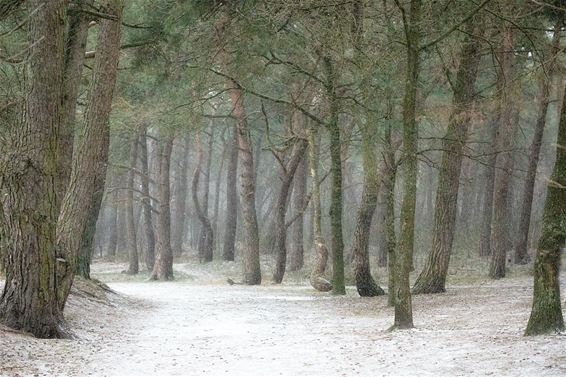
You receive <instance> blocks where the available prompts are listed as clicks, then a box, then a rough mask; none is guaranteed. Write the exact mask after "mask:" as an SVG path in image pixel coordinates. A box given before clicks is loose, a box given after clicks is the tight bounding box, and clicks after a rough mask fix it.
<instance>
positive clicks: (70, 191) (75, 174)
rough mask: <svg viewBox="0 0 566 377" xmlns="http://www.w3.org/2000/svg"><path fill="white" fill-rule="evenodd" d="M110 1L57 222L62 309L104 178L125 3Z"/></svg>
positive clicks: (59, 296) (101, 26)
mask: <svg viewBox="0 0 566 377" xmlns="http://www.w3.org/2000/svg"><path fill="white" fill-rule="evenodd" d="M107 6H108V8H107V11H108V12H110V14H113V15H114V16H115V19H114V20H110V19H104V20H102V21H101V25H100V34H99V37H98V49H99V50H100V53H99V54H97V55H96V58H95V63H94V69H93V77H92V82H91V86H90V91H89V96H88V107H87V110H86V113H85V120H84V125H83V127H82V128H80V129H79V130H78V135H77V142H76V143H75V145H76V150H75V151H74V153H73V162H72V169H71V177H70V180H69V187H68V188H67V192H66V193H65V197H64V199H63V202H62V203H61V212H60V214H59V219H58V221H57V247H58V252H59V253H60V254H59V256H58V261H59V266H58V268H57V270H58V274H57V278H58V279H59V280H58V281H59V283H60V287H59V294H58V299H59V305H60V307H61V310H63V308H64V306H65V302H66V300H67V296H68V295H69V292H70V290H71V285H72V283H73V277H74V272H75V269H76V260H77V255H78V253H79V249H80V246H81V240H82V238H83V235H84V232H85V229H86V225H87V222H88V218H89V212H90V210H91V208H92V207H93V206H94V203H93V187H95V183H96V181H97V179H101V180H104V179H106V163H107V161H108V147H109V141H110V128H109V119H110V111H111V110H112V96H113V94H114V87H115V85H116V75H117V70H118V60H119V56H120V37H121V15H122V4H121V1H118V0H109V1H108V2H107ZM97 217H98V216H97Z"/></svg>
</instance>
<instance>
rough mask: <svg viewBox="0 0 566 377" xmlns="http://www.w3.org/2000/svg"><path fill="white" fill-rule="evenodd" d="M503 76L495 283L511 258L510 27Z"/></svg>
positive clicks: (494, 236)
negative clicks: (508, 248) (509, 202)
mask: <svg viewBox="0 0 566 377" xmlns="http://www.w3.org/2000/svg"><path fill="white" fill-rule="evenodd" d="M501 49H502V53H501V58H500V59H501V70H502V72H501V75H502V78H501V80H502V83H501V87H500V92H501V99H500V123H501V126H500V129H499V132H498V135H497V139H496V140H497V153H498V156H497V161H496V165H497V166H498V167H499V168H500V169H498V170H497V172H496V174H495V184H494V194H493V209H494V211H493V226H492V239H491V264H490V270H489V276H490V277H491V278H493V279H499V278H502V277H505V261H506V256H507V231H506V230H507V223H508V221H510V218H511V216H510V208H509V206H508V200H509V189H510V184H511V173H512V171H511V170H512V166H513V156H512V153H511V151H510V149H511V147H512V146H513V136H514V134H515V129H516V125H515V124H514V122H513V116H512V113H513V108H514V106H515V105H514V103H513V101H514V100H515V99H516V98H515V96H514V95H513V93H512V85H513V84H512V82H513V77H512V76H513V75H512V70H513V60H514V53H513V31H512V29H511V28H510V27H506V28H505V30H504V31H503V43H502V46H501Z"/></svg>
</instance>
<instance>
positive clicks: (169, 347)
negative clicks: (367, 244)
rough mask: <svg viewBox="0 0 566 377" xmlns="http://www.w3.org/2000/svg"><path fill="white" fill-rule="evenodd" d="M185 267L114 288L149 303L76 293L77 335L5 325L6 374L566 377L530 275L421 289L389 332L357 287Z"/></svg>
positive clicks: (387, 313) (377, 303) (380, 310)
mask: <svg viewBox="0 0 566 377" xmlns="http://www.w3.org/2000/svg"><path fill="white" fill-rule="evenodd" d="M177 268H180V269H183V270H184V272H185V273H186V274H187V275H189V276H191V275H194V276H197V278H195V279H185V280H181V281H175V282H168V283H155V282H132V281H125V282H115V283H112V284H110V287H111V288H112V289H113V290H115V291H117V292H119V293H121V294H122V295H123V296H124V297H128V298H131V299H132V300H133V301H134V302H143V303H145V305H144V306H143V307H140V305H130V304H127V305H125V303H124V302H121V303H112V302H110V304H104V303H98V302H97V301H92V300H88V299H85V298H84V297H83V298H79V297H78V296H77V295H75V296H74V297H73V298H72V299H71V302H70V304H69V309H68V311H67V317H68V319H69V322H70V324H71V326H72V327H73V328H74V329H75V331H76V332H77V335H78V336H79V339H78V340H71V341H58V340H56V341H53V340H49V341H42V340H36V339H33V338H30V337H26V336H22V335H19V334H13V333H6V332H2V331H1V330H0V336H2V338H1V340H0V347H2V349H3V350H6V349H7V350H8V351H7V353H6V352H3V353H2V355H1V356H0V363H1V364H0V374H4V375H33V374H37V375H72V376H87V375H93V376H157V375H198V376H205V375H206V376H299V375H300V376H304V375H309V376H358V375H359V376H415V375H419V376H467V375H473V376H564V375H566V356H565V353H564V350H565V349H566V336H564V335H549V336H542V337H529V338H526V337H523V331H524V328H525V326H526V323H527V320H528V316H529V312H530V305H531V295H532V289H531V286H532V278H531V277H528V276H517V277H513V278H508V279H502V280H500V281H484V282H483V283H481V284H475V285H463V284H459V285H452V286H450V287H449V290H448V292H447V293H446V294H440V295H421V296H416V297H414V300H413V310H414V319H415V326H416V327H415V329H413V330H405V331H396V332H389V331H387V329H388V328H389V327H390V325H391V324H392V322H393V310H392V309H391V308H388V307H387V299H386V297H378V298H371V299H369V298H360V297H358V296H357V294H356V292H355V290H354V289H352V288H349V289H348V295H346V296H342V297H335V296H331V295H327V294H321V293H317V292H315V291H313V290H312V289H311V288H310V287H308V286H301V285H279V286H274V285H269V284H265V285H262V286H259V287H247V286H241V285H234V286H229V285H227V284H221V283H216V284H202V283H201V282H200V281H199V280H200V279H198V276H200V275H201V274H202V271H201V272H199V271H200V270H201V269H202V267H195V269H199V270H198V271H193V270H192V267H191V266H190V265H182V266H177ZM219 279H220V278H219ZM564 283H565V281H564V280H563V282H562V287H563V288H566V287H565V284H564ZM112 297H114V296H112ZM6 338H7V339H8V343H5V339H6Z"/></svg>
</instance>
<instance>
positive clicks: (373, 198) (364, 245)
mask: <svg viewBox="0 0 566 377" xmlns="http://www.w3.org/2000/svg"><path fill="white" fill-rule="evenodd" d="M376 126H377V124H376V120H375V117H373V116H368V122H367V124H362V125H360V132H361V136H362V159H363V160H362V162H363V169H364V185H363V191H362V201H361V203H360V209H359V211H358V217H357V220H356V230H355V231H354V243H353V245H352V252H351V254H352V257H353V264H354V280H355V282H356V289H357V290H358V294H359V295H360V296H362V297H374V296H379V295H384V294H385V292H384V291H383V289H382V288H381V287H380V286H379V285H378V284H377V283H376V281H375V280H374V279H373V277H372V276H371V269H370V261H369V252H368V244H369V236H370V228H371V223H372V220H373V216H374V214H375V208H376V207H377V199H378V196H379V177H378V174H377V173H378V166H377V157H376V155H375V137H376V136H377V134H376V133H377V132H376V131H377V130H376ZM370 127H371V128H370Z"/></svg>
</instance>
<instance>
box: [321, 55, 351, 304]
mask: <svg viewBox="0 0 566 377" xmlns="http://www.w3.org/2000/svg"><path fill="white" fill-rule="evenodd" d="M323 62H324V70H325V74H326V81H325V91H326V96H327V100H328V104H329V106H330V120H329V122H328V124H327V128H328V132H329V134H330V160H331V162H330V171H331V172H332V189H331V199H330V228H331V233H332V239H331V241H332V293H334V294H336V295H344V294H346V287H345V285H344V235H343V234H342V209H343V203H342V194H343V190H342V184H343V182H342V143H341V140H340V125H339V124H338V112H339V109H338V99H337V96H336V72H335V70H334V66H333V62H332V58H331V57H330V56H325V57H324V58H323Z"/></svg>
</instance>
